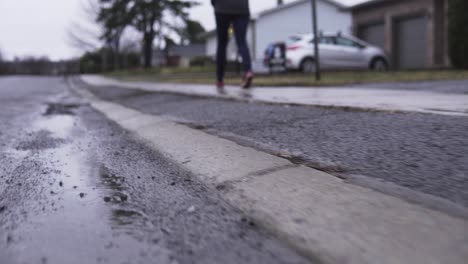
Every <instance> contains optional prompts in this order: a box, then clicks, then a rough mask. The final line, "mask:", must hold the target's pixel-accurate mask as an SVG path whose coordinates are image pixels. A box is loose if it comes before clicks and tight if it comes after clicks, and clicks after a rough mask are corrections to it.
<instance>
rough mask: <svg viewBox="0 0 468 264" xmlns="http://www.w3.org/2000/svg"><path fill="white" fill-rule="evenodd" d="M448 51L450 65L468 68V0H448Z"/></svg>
mask: <svg viewBox="0 0 468 264" xmlns="http://www.w3.org/2000/svg"><path fill="white" fill-rule="evenodd" d="M448 20H449V29H448V34H449V50H450V51H449V52H450V54H449V55H450V59H451V61H452V65H453V66H454V67H455V68H458V69H468V1H467V0H449V10H448Z"/></svg>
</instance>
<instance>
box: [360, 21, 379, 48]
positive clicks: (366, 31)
mask: <svg viewBox="0 0 468 264" xmlns="http://www.w3.org/2000/svg"><path fill="white" fill-rule="evenodd" d="M359 38H361V39H362V40H364V41H366V42H369V43H370V44H372V45H375V46H377V47H380V48H382V49H384V48H385V31H384V24H383V23H379V24H373V25H368V26H362V27H361V28H360V29H359Z"/></svg>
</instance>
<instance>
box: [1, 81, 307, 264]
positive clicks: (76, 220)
mask: <svg viewBox="0 0 468 264" xmlns="http://www.w3.org/2000/svg"><path fill="white" fill-rule="evenodd" d="M149 98H152V97H149ZM135 99H136V98H135ZM153 99H154V100H156V101H155V102H154V104H158V103H157V101H160V100H161V99H164V98H160V99H156V98H153ZM167 99H171V98H167ZM191 100H192V99H186V101H187V102H191ZM169 102H170V101H168V103H169ZM0 159H1V161H2V162H1V163H0V263H2V264H17V263H41V264H43V263H48V264H50V263H57V264H68V263H87V264H92V263H113V264H114V263H145V264H148V263H162V264H164V263H170V264H172V263H308V262H307V261H306V260H305V259H303V258H301V257H300V256H298V255H297V254H296V253H295V252H294V251H293V250H291V249H289V248H288V247H287V246H286V245H284V244H282V243H280V242H279V241H278V240H276V239H274V238H273V237H272V236H271V235H270V234H267V233H266V232H264V231H263V230H262V229H261V228H260V227H258V226H257V225H256V224H255V223H254V222H252V221H251V220H249V219H248V218H246V217H244V216H243V215H242V214H241V213H240V212H238V211H236V210H235V209H233V208H232V207H231V206H229V205H228V204H226V203H225V202H223V200H222V199H220V197H218V195H217V194H216V192H215V191H213V190H210V189H209V188H208V187H206V186H204V185H203V184H200V183H199V182H197V180H196V179H195V178H194V177H193V176H192V175H190V174H189V173H188V172H185V171H183V170H181V169H180V168H179V167H177V165H175V164H172V163H170V162H168V161H167V160H165V159H164V158H163V157H162V156H161V155H160V154H158V153H157V152H155V151H153V150H150V149H148V148H146V147H145V146H143V145H142V144H140V143H139V142H138V141H136V140H135V139H133V138H132V136H131V135H129V134H128V133H126V132H125V131H123V130H122V129H120V128H119V127H117V126H116V125H115V124H113V123H111V122H109V121H107V120H106V119H105V118H104V117H103V116H102V115H101V114H99V113H97V112H96V111H94V110H92V109H91V108H90V107H89V106H88V105H86V104H85V103H84V102H83V101H82V100H81V99H80V98H78V97H77V96H76V95H74V94H73V93H72V92H70V91H69V90H68V88H67V85H66V83H65V82H64V81H63V80H62V79H59V78H32V77H24V78H0Z"/></svg>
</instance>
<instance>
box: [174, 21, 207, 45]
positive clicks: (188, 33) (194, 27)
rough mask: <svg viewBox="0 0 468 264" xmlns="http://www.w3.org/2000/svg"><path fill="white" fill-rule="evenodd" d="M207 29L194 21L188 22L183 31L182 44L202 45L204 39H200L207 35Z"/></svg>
mask: <svg viewBox="0 0 468 264" xmlns="http://www.w3.org/2000/svg"><path fill="white" fill-rule="evenodd" d="M205 32H206V31H205V28H204V27H203V26H202V25H201V24H200V23H199V22H198V21H194V20H187V21H186V26H185V27H184V28H183V29H182V31H181V33H180V35H181V43H183V44H195V43H202V42H203V39H202V38H201V37H200V35H201V34H203V33H205Z"/></svg>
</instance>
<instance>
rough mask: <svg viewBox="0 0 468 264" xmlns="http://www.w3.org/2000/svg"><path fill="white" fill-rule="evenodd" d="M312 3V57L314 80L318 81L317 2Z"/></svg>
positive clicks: (314, 0)
mask: <svg viewBox="0 0 468 264" xmlns="http://www.w3.org/2000/svg"><path fill="white" fill-rule="evenodd" d="M311 1H312V23H313V32H314V55H315V56H314V57H315V60H314V61H315V80H316V81H320V54H319V48H318V45H319V42H318V41H319V35H318V34H317V2H316V0H311Z"/></svg>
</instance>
